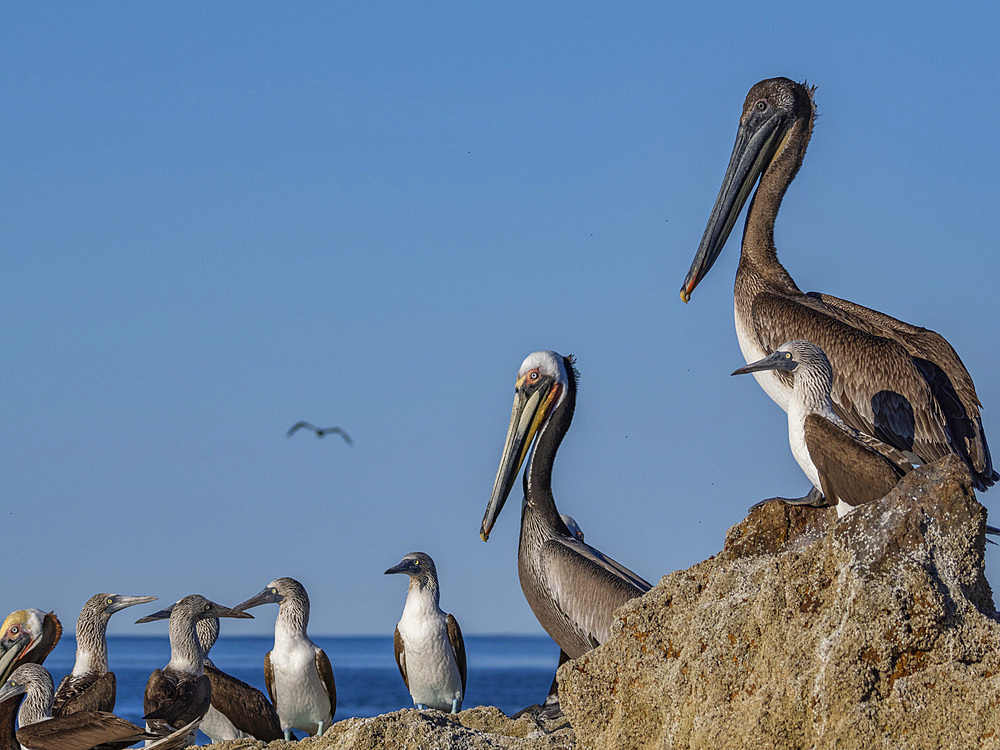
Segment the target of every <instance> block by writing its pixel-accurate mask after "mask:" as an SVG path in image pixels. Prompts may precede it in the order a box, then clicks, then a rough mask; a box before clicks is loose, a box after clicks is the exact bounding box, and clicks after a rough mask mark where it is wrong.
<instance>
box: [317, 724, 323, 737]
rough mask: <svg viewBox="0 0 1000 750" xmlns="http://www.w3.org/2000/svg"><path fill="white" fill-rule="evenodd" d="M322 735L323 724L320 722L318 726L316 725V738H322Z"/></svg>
mask: <svg viewBox="0 0 1000 750" xmlns="http://www.w3.org/2000/svg"><path fill="white" fill-rule="evenodd" d="M322 734H323V722H322V721H321V722H320V723H319V724H317V725H316V736H317V737H320V736H322Z"/></svg>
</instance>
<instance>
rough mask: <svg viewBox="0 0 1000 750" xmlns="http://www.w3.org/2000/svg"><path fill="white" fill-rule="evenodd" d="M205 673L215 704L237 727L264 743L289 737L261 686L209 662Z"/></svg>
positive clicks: (217, 709)
mask: <svg viewBox="0 0 1000 750" xmlns="http://www.w3.org/2000/svg"><path fill="white" fill-rule="evenodd" d="M205 675H206V676H207V677H208V681H209V682H210V683H211V684H212V706H213V707H214V708H215V710H216V711H218V712H219V713H221V714H222V715H223V716H225V717H226V718H227V719H229V721H231V722H232V724H233V726H234V727H236V728H237V729H239V730H240V731H241V732H246V733H247V734H249V735H250V736H252V737H255V738H256V739H258V740H262V741H263V742H271V741H272V740H280V739H282V738H283V737H284V736H285V735H284V733H283V732H282V731H281V722H280V721H279V720H278V714H277V713H275V711H274V706H272V705H271V703H270V702H269V701H268V700H267V698H266V697H265V696H264V694H263V693H262V692H260V691H259V690H258V689H257V688H255V687H254V686H253V685H247V684H246V683H245V682H243V681H242V680H239V679H237V678H235V677H233V676H232V675H229V674H226V673H225V672H223V671H221V670H219V669H216V668H215V667H210V666H208V665H207V664H206V665H205Z"/></svg>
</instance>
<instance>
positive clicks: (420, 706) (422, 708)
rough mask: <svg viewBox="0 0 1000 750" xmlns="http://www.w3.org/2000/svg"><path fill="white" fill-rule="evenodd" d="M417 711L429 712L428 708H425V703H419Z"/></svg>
mask: <svg viewBox="0 0 1000 750" xmlns="http://www.w3.org/2000/svg"><path fill="white" fill-rule="evenodd" d="M417 710H418V711H426V710H427V706H425V705H424V704H423V703H418V704H417Z"/></svg>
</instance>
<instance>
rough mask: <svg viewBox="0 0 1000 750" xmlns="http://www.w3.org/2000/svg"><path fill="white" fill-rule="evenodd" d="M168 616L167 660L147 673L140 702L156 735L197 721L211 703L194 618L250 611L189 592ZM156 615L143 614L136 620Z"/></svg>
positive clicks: (243, 615) (196, 619)
mask: <svg viewBox="0 0 1000 750" xmlns="http://www.w3.org/2000/svg"><path fill="white" fill-rule="evenodd" d="M169 617H170V626H169V627H170V630H169V632H170V661H169V662H168V663H167V666H165V667H164V668H163V669H157V670H156V671H155V672H153V674H151V675H150V676H149V681H148V682H147V683H146V694H145V696H144V697H143V702H142V707H143V709H144V710H145V712H146V713H145V716H144V717H143V718H145V719H146V726H147V728H148V729H149V730H150V731H152V732H155V733H156V734H158V735H166V734H169V733H171V732H173V731H174V730H176V729H177V728H179V727H181V726H184V725H185V724H189V723H191V722H199V721H201V720H202V718H203V717H204V716H205V714H206V713H207V712H208V708H209V706H210V705H211V702H212V687H211V682H210V681H209V679H208V676H207V675H206V674H205V656H204V654H203V653H202V650H201V645H200V644H199V643H198V636H197V633H196V631H195V624H196V623H197V622H198V620H206V619H209V618H212V617H241V618H249V617H252V615H248V614H247V613H245V612H237V611H236V610H234V609H230V608H228V607H223V606H222V605H221V604H216V603H215V602H211V601H209V600H208V599H206V598H205V597H203V596H201V595H200V594H190V595H188V596H185V597H184V598H183V599H181V600H180V601H179V602H177V603H176V604H174V605H173V607H171V611H170V615H169ZM158 619H161V618H159V617H156V616H153V615H147V616H146V617H141V618H139V619H138V620H136V622H137V623H140V622H151V621H152V620H158Z"/></svg>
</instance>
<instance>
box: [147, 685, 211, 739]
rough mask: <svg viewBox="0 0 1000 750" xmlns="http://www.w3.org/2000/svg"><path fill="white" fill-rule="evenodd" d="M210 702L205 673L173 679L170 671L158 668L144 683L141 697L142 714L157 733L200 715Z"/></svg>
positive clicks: (201, 715) (198, 717) (174, 727)
mask: <svg viewBox="0 0 1000 750" xmlns="http://www.w3.org/2000/svg"><path fill="white" fill-rule="evenodd" d="M211 703H212V685H211V683H210V682H209V681H208V678H207V677H206V676H205V675H201V676H200V677H191V678H188V677H186V676H185V678H184V679H180V680H178V679H176V678H174V677H173V676H172V674H171V673H169V672H164V670H162V669H157V670H156V671H155V672H153V674H151V675H150V677H149V681H148V682H147V683H146V694H145V696H144V698H143V709H144V710H145V712H146V714H145V716H144V717H143V718H145V719H146V720H147V721H149V726H150V727H151V728H152V729H153V730H154V731H156V732H157V734H165V733H166V732H165V731H161V730H165V729H167V728H168V727H169V730H170V731H173V730H174V729H177V728H178V727H180V726H182V725H184V724H187V723H188V722H190V721H195V720H197V719H201V718H203V717H204V716H205V713H206V712H207V711H208V707H209V706H210V705H211Z"/></svg>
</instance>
